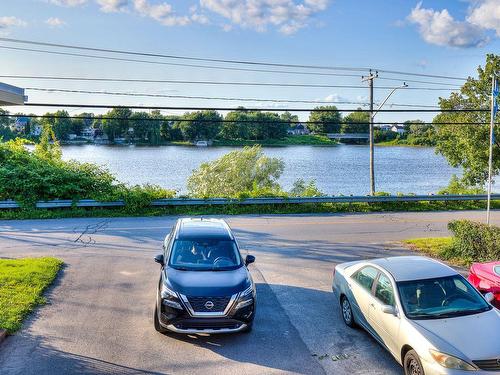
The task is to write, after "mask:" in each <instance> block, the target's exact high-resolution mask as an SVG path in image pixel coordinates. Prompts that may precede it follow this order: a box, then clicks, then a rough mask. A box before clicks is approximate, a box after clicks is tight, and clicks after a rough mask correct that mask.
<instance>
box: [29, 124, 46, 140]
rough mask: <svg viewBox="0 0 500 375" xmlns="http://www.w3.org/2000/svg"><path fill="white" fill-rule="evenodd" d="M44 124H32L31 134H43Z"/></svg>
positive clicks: (35, 135)
mask: <svg viewBox="0 0 500 375" xmlns="http://www.w3.org/2000/svg"><path fill="white" fill-rule="evenodd" d="M42 129H43V128H42V125H38V124H36V125H31V126H30V134H31V135H32V136H34V137H39V136H40V135H41V134H42Z"/></svg>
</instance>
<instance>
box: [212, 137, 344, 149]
mask: <svg viewBox="0 0 500 375" xmlns="http://www.w3.org/2000/svg"><path fill="white" fill-rule="evenodd" d="M253 145H262V146H337V145H338V142H337V141H334V140H331V139H330V138H328V137H326V136H323V135H294V136H289V137H286V138H283V139H264V140H259V141H251V140H214V141H213V146H253Z"/></svg>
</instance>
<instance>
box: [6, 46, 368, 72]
mask: <svg viewBox="0 0 500 375" xmlns="http://www.w3.org/2000/svg"><path fill="white" fill-rule="evenodd" d="M0 48H2V49H8V50H14V51H26V52H38V53H45V54H51V55H61V56H73V57H85V58H93V59H101V60H111V61H126V62H137V63H146V64H155V65H169V66H182V67H188V68H202V69H216V70H232V71H242V72H259V73H273V74H274V73H278V74H300V75H317V76H335V77H355V78H359V77H360V75H358V74H347V73H319V72H299V71H288V70H275V69H251V68H236V67H227V66H210V65H198V64H187V63H174V62H166V61H151V60H138V59H128V58H120V57H110V56H99V55H87V54H80V53H71V52H59V51H47V50H40V49H34V48H20V47H7V46H0Z"/></svg>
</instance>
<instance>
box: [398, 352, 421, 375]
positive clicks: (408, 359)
mask: <svg viewBox="0 0 500 375" xmlns="http://www.w3.org/2000/svg"><path fill="white" fill-rule="evenodd" d="M403 366H404V370H405V375H425V374H424V368H423V367H422V363H421V362H420V358H418V354H417V352H415V350H413V349H412V350H410V351H408V353H406V354H405V358H404V361H403Z"/></svg>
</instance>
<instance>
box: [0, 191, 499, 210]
mask: <svg viewBox="0 0 500 375" xmlns="http://www.w3.org/2000/svg"><path fill="white" fill-rule="evenodd" d="M487 199H488V196H487V195H486V194H481V195H390V196H329V197H310V198H246V199H228V198H210V199H195V198H169V199H157V200H154V201H152V202H151V206H153V207H167V206H213V205H252V204H256V205H263V204H306V203H391V202H392V203H397V202H456V201H485V200H487ZM491 199H492V200H500V194H492V195H491ZM125 205H126V204H125V202H124V201H123V200H119V201H113V202H98V201H95V200H92V199H82V200H79V201H72V200H59V199H56V200H50V201H40V202H37V203H36V207H37V208H46V209H50V208H69V207H96V208H97V207H124V206H125ZM20 207H21V206H20V205H19V204H18V203H17V202H16V201H13V200H7V201H0V209H16V208H20Z"/></svg>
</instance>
